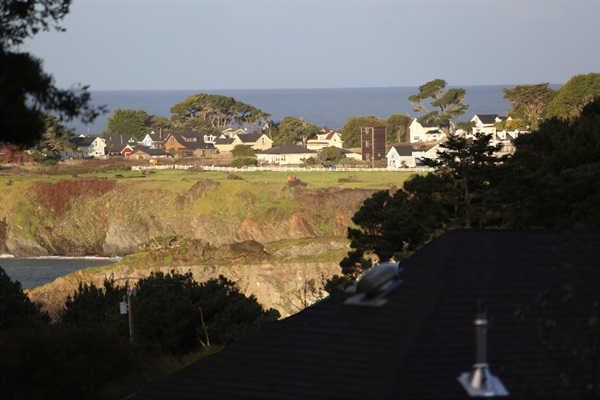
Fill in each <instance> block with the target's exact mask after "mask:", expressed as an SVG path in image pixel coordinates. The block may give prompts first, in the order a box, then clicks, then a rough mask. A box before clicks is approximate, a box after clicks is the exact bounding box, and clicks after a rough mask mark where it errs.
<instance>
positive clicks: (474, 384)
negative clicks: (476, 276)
mask: <svg viewBox="0 0 600 400" xmlns="http://www.w3.org/2000/svg"><path fill="white" fill-rule="evenodd" d="M473 324H474V325H475V363H474V364H473V367H472V368H471V371H470V372H465V373H463V374H461V375H460V376H459V377H458V381H459V382H460V383H461V384H462V386H463V388H464V389H465V390H466V391H467V393H468V394H469V396H471V397H495V396H508V391H507V390H506V388H505V387H504V385H503V384H502V382H500V379H499V378H497V377H495V376H494V375H492V373H491V372H490V369H489V365H488V362H487V316H486V312H485V308H484V306H483V303H482V302H481V301H478V302H477V303H476V305H475V320H474V321H473Z"/></svg>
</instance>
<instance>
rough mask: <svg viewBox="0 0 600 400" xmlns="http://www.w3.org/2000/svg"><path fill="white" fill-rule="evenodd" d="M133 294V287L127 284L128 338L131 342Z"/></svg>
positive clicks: (132, 340)
mask: <svg viewBox="0 0 600 400" xmlns="http://www.w3.org/2000/svg"><path fill="white" fill-rule="evenodd" d="M134 294H135V288H133V289H132V288H130V287H129V285H127V313H128V314H129V340H130V341H131V343H133V342H134V338H135V335H134V330H133V295H134Z"/></svg>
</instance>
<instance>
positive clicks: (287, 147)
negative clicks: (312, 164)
mask: <svg viewBox="0 0 600 400" xmlns="http://www.w3.org/2000/svg"><path fill="white" fill-rule="evenodd" d="M262 154H317V152H316V151H314V150H310V149H307V148H306V147H302V146H298V145H295V144H283V145H281V144H278V145H275V146H273V147H271V148H270V149H266V150H263V151H262Z"/></svg>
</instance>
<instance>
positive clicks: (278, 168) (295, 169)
mask: <svg viewBox="0 0 600 400" xmlns="http://www.w3.org/2000/svg"><path fill="white" fill-rule="evenodd" d="M193 167H194V166H193V165H148V166H134V167H131V169H132V170H134V171H144V170H149V169H190V168H193ZM196 168H199V167H197V166H196ZM201 168H202V170H203V171H222V172H257V171H277V172H359V171H360V172H429V171H433V169H432V168H429V167H414V168H364V167H360V168H352V167H339V166H336V167H335V168H323V167H294V166H280V165H256V166H252V165H251V166H245V167H239V168H237V167H222V166H218V165H203V166H202V167H201Z"/></svg>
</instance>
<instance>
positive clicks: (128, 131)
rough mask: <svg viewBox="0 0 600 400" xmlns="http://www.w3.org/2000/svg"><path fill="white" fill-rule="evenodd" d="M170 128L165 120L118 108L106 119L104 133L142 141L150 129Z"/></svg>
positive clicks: (143, 112) (145, 113) (169, 124)
mask: <svg viewBox="0 0 600 400" xmlns="http://www.w3.org/2000/svg"><path fill="white" fill-rule="evenodd" d="M172 127H173V125H172V124H171V123H170V121H169V120H168V119H167V118H164V117H157V116H156V115H150V114H148V113H147V112H146V111H143V110H131V109H121V108H118V109H116V110H115V111H114V112H113V115H112V116H111V117H110V118H109V119H108V121H107V124H106V131H105V133H106V134H107V135H133V136H134V137H135V138H136V139H138V140H142V139H143V138H144V136H145V135H146V133H149V132H150V131H151V130H152V129H156V131H159V130H160V129H163V130H166V129H170V128H172Z"/></svg>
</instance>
